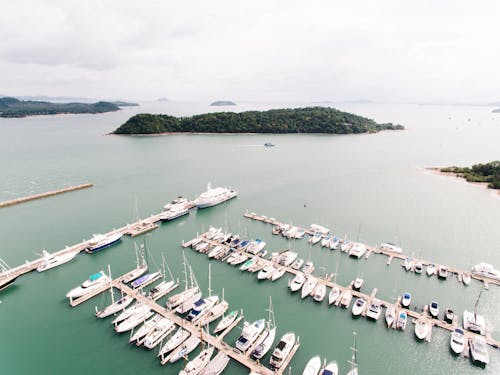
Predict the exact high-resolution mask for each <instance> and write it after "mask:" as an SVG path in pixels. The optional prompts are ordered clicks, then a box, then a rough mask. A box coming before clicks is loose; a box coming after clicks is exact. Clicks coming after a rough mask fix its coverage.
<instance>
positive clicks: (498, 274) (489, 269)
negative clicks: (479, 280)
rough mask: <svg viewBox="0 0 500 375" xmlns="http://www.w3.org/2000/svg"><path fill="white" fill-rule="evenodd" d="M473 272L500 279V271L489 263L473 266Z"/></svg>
mask: <svg viewBox="0 0 500 375" xmlns="http://www.w3.org/2000/svg"><path fill="white" fill-rule="evenodd" d="M472 273H473V274H474V275H477V276H482V277H487V278H490V279H493V280H497V281H500V271H499V270H496V269H495V268H493V266H492V265H491V264H489V263H479V264H476V265H475V266H474V267H472Z"/></svg>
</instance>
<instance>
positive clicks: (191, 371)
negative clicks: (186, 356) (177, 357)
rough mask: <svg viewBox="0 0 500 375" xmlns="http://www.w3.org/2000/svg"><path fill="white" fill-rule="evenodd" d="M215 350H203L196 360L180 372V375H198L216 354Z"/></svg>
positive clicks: (210, 348)
mask: <svg viewBox="0 0 500 375" xmlns="http://www.w3.org/2000/svg"><path fill="white" fill-rule="evenodd" d="M214 350H215V348H214V347H213V346H209V347H208V348H205V349H203V350H202V351H201V352H200V353H199V354H198V355H197V356H196V357H195V358H193V359H192V360H191V361H189V362H188V363H187V365H186V367H184V370H182V371H180V372H179V375H198V374H200V372H202V371H203V369H204V368H205V367H206V366H207V365H208V363H209V362H210V358H212V354H214Z"/></svg>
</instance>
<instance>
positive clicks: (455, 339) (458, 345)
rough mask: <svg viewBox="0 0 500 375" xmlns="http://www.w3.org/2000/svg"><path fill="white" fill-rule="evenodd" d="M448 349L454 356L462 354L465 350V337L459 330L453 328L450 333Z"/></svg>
mask: <svg viewBox="0 0 500 375" xmlns="http://www.w3.org/2000/svg"><path fill="white" fill-rule="evenodd" d="M450 347H451V350H453V353H455V354H459V355H460V354H462V353H463V352H464V350H465V335H464V331H462V330H461V329H460V328H455V330H454V331H453V332H452V333H451V337H450Z"/></svg>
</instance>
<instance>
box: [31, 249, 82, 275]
mask: <svg viewBox="0 0 500 375" xmlns="http://www.w3.org/2000/svg"><path fill="white" fill-rule="evenodd" d="M42 253H43V260H42V264H40V265H39V266H38V267H37V269H36V270H37V271H38V272H43V271H47V270H48V269H51V268H54V267H57V266H60V265H61V264H64V263H67V262H69V261H70V260H71V259H73V258H74V257H76V255H77V254H78V253H79V251H72V252H70V253H66V254H62V255H54V254H50V253H48V252H47V251H45V250H43V251H42Z"/></svg>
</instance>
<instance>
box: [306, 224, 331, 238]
mask: <svg viewBox="0 0 500 375" xmlns="http://www.w3.org/2000/svg"><path fill="white" fill-rule="evenodd" d="M310 229H311V232H313V233H320V234H322V235H325V236H326V235H327V234H328V233H329V232H330V229H328V228H325V227H324V226H322V225H318V224H311V226H310Z"/></svg>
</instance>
